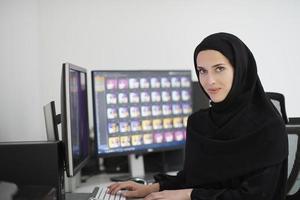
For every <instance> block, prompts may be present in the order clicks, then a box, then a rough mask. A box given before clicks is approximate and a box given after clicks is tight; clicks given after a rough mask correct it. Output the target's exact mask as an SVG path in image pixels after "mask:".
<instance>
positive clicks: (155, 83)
mask: <svg viewBox="0 0 300 200" xmlns="http://www.w3.org/2000/svg"><path fill="white" fill-rule="evenodd" d="M150 83H151V88H160V80H159V79H158V78H151V79H150Z"/></svg>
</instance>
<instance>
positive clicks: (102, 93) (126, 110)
mask: <svg viewBox="0 0 300 200" xmlns="http://www.w3.org/2000/svg"><path fill="white" fill-rule="evenodd" d="M92 87H93V89H92V91H93V104H94V129H95V140H96V144H97V145H96V146H97V147H96V149H97V154H98V156H103V157H105V156H111V155H120V154H131V153H143V152H152V151H159V150H165V149H176V148H183V146H184V144H185V138H186V124H187V118H188V116H189V115H190V114H191V113H192V100H191V90H192V84H191V72H190V71H188V70H181V71H180V70H178V71H158V70H157V71H92Z"/></svg>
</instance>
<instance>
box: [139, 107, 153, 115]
mask: <svg viewBox="0 0 300 200" xmlns="http://www.w3.org/2000/svg"><path fill="white" fill-rule="evenodd" d="M141 113H142V117H149V116H151V107H150V106H141Z"/></svg>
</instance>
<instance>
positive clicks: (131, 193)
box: [108, 181, 159, 198]
mask: <svg viewBox="0 0 300 200" xmlns="http://www.w3.org/2000/svg"><path fill="white" fill-rule="evenodd" d="M108 189H109V193H110V194H116V193H117V192H118V191H120V190H124V189H125V190H128V191H126V192H122V194H123V195H124V196H125V197H129V198H134V197H137V198H140V197H145V196H147V195H148V194H150V193H151V192H157V191H159V184H158V183H154V184H152V185H143V184H139V183H135V182H133V181H126V182H118V183H113V184H111V185H110V186H108Z"/></svg>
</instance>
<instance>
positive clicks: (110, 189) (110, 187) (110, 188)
mask: <svg viewBox="0 0 300 200" xmlns="http://www.w3.org/2000/svg"><path fill="white" fill-rule="evenodd" d="M119 185H120V183H113V184H111V185H109V186H107V188H108V190H109V192H111V191H113V190H114V189H115V188H117V187H118V186H119Z"/></svg>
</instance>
